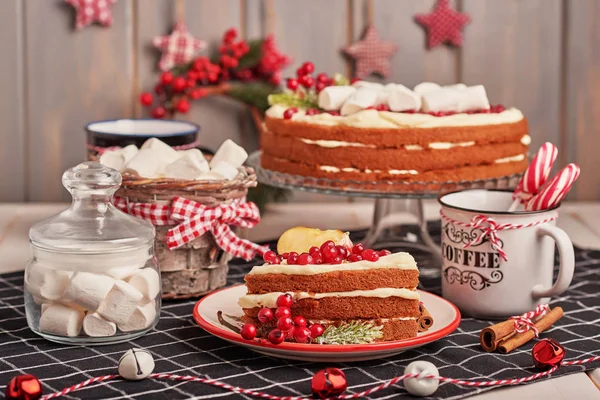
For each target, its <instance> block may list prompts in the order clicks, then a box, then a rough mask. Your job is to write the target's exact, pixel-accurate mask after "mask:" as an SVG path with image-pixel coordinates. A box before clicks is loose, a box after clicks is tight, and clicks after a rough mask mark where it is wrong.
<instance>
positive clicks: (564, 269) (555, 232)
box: [531, 225, 575, 299]
mask: <svg viewBox="0 0 600 400" xmlns="http://www.w3.org/2000/svg"><path fill="white" fill-rule="evenodd" d="M537 234H538V236H542V235H544V236H550V237H551V238H552V239H554V241H555V242H556V247H557V248H558V255H559V260H560V267H559V270H558V277H557V278H556V282H554V285H552V287H550V288H544V287H543V286H542V285H541V284H538V285H535V286H534V287H533V289H532V291H531V293H532V295H533V297H534V298H536V299H539V298H542V297H553V296H557V295H559V294H561V293H562V292H564V291H565V290H567V288H568V287H569V285H570V284H571V281H572V280H573V273H574V272H575V251H574V250H573V243H571V239H570V238H569V236H568V235H567V233H566V232H565V231H563V230H562V229H560V228H557V227H556V226H552V225H546V226H541V227H539V228H538V229H537Z"/></svg>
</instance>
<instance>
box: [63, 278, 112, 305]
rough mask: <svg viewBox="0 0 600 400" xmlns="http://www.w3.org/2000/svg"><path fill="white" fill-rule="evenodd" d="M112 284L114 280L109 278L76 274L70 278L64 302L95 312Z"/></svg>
mask: <svg viewBox="0 0 600 400" xmlns="http://www.w3.org/2000/svg"><path fill="white" fill-rule="evenodd" d="M114 284H115V280H114V279H113V278H111V277H110V276H106V275H99V274H93V273H91V272H77V273H75V274H74V275H73V277H72V278H71V284H70V285H69V286H68V287H67V290H66V291H65V298H64V300H65V301H70V302H73V303H75V304H78V305H80V306H81V307H83V308H85V309H86V310H90V311H95V310H96V309H97V308H98V307H99V306H100V303H101V302H102V300H104V299H105V298H106V296H108V293H109V292H110V290H111V289H112V287H113V285H114Z"/></svg>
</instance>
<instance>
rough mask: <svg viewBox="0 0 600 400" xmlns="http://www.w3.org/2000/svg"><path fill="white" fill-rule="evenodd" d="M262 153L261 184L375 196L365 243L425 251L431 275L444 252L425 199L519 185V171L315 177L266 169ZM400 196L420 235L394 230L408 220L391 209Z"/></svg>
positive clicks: (251, 161)
mask: <svg viewBox="0 0 600 400" xmlns="http://www.w3.org/2000/svg"><path fill="white" fill-rule="evenodd" d="M260 155H261V152H260V151H256V152H254V153H252V154H251V155H250V157H249V158H248V165H249V166H251V167H252V168H254V169H255V170H256V176H257V179H258V181H259V182H260V183H264V184H266V185H270V186H274V187H278V188H282V189H290V190H298V191H304V192H312V193H320V194H330V195H337V196H346V197H366V198H374V199H375V209H374V212H373V223H372V226H371V228H370V229H369V231H368V232H367V235H366V236H365V238H364V239H363V240H362V243H363V244H364V245H365V246H368V247H373V248H384V247H394V248H400V249H403V250H406V251H410V250H419V251H421V252H426V253H427V254H429V258H430V260H428V261H429V262H428V263H427V264H428V265H432V266H434V267H435V268H428V269H420V270H421V274H423V275H426V276H431V277H435V276H439V275H440V271H441V270H440V268H439V267H441V251H440V247H439V246H438V245H437V244H436V243H435V241H434V240H433V239H432V238H431V236H430V234H429V231H428V229H427V220H426V219H425V214H424V212H423V201H424V200H425V199H433V198H437V196H438V195H439V194H440V193H447V192H451V191H456V190H463V189H511V188H514V187H515V186H516V185H517V182H518V180H519V178H520V174H515V175H510V176H503V177H498V178H492V179H486V180H476V181H460V182H392V181H374V182H364V181H348V180H335V179H325V178H312V177H305V176H300V175H291V174H285V173H282V172H277V171H272V170H268V169H265V168H263V167H262V166H261V164H260ZM397 199H405V200H406V210H407V211H408V212H409V213H410V214H412V215H413V216H414V217H415V218H416V221H417V226H418V228H419V231H418V235H415V234H412V233H408V234H405V235H398V234H395V233H394V231H396V229H394V228H401V227H402V225H403V224H405V223H406V217H405V216H406V214H405V213H397V212H393V211H392V202H393V200H397ZM400 231H402V229H400ZM431 258H432V259H431Z"/></svg>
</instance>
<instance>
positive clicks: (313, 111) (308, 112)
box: [306, 108, 321, 115]
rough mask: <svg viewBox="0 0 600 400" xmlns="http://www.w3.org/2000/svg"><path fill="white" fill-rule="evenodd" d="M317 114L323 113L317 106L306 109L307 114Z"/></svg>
mask: <svg viewBox="0 0 600 400" xmlns="http://www.w3.org/2000/svg"><path fill="white" fill-rule="evenodd" d="M317 114H321V111H319V110H317V109H316V108H309V109H308V110H306V115H317Z"/></svg>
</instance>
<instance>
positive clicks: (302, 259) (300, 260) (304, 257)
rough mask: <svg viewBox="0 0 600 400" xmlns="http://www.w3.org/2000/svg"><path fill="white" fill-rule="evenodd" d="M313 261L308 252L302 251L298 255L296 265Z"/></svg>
mask: <svg viewBox="0 0 600 400" xmlns="http://www.w3.org/2000/svg"><path fill="white" fill-rule="evenodd" d="M312 263H314V260H313V257H312V256H311V255H310V254H308V253H302V254H300V255H299V256H298V265H308V264H312Z"/></svg>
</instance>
